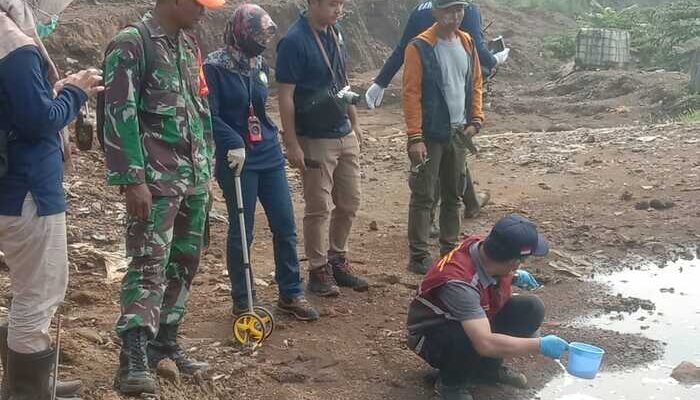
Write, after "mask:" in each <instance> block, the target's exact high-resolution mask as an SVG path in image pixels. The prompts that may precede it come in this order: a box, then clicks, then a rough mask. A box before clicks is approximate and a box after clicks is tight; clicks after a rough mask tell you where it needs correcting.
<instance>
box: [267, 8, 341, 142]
mask: <svg viewBox="0 0 700 400" xmlns="http://www.w3.org/2000/svg"><path fill="white" fill-rule="evenodd" d="M311 29H312V28H311V26H310V25H309V22H308V20H307V19H306V16H305V15H304V14H303V13H302V14H301V15H300V16H299V19H297V20H296V22H294V23H293V24H292V26H290V27H289V30H288V31H287V33H286V34H285V35H284V37H283V38H282V39H281V40H280V42H279V43H278V44H277V65H276V69H275V77H276V79H277V82H279V83H286V84H291V85H296V88H295V95H301V96H300V97H301V98H304V94H310V93H314V92H316V91H318V90H320V89H323V88H326V87H330V85H331V82H332V76H331V72H330V70H329V69H328V65H327V64H326V62H325V60H324V59H323V54H322V53H321V50H320V49H319V48H318V43H317V42H316V39H315V38H314V33H313V31H312V30H311ZM318 34H319V38H320V39H321V43H322V44H323V47H324V49H325V50H326V54H327V55H328V58H329V60H330V61H331V63H332V64H333V67H334V70H335V71H336V78H337V80H338V81H341V83H340V85H341V86H342V81H343V78H342V76H343V75H342V74H343V73H344V71H342V67H341V64H342V65H346V60H347V54H346V52H345V46H344V44H343V38H342V34H341V35H339V41H340V48H341V53H340V54H338V46H337V45H336V43H335V40H334V39H333V36H332V34H331V32H330V31H326V32H322V31H319V32H318ZM341 61H342V62H341ZM338 89H342V87H341V88H338ZM351 131H352V128H351V126H350V119H349V118H348V116H346V117H345V119H344V120H343V121H341V123H340V124H339V125H338V126H337V127H336V128H335V129H333V130H332V131H331V132H305V131H299V132H297V134H298V135H300V136H308V137H320V138H336V137H342V136H345V135H347V134H349V133H350V132H351Z"/></svg>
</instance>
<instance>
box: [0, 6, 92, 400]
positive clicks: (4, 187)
mask: <svg viewBox="0 0 700 400" xmlns="http://www.w3.org/2000/svg"><path fill="white" fill-rule="evenodd" d="M29 4H32V7H30V5H29ZM34 5H35V3H29V2H26V1H24V0H0V37H1V38H2V40H0V252H2V253H4V255H5V264H6V265H7V267H8V268H9V270H10V289H11V291H12V305H11V306H10V313H9V318H8V322H9V324H8V325H5V324H3V325H2V326H0V340H2V341H3V343H0V353H2V357H0V358H1V359H2V361H3V364H4V368H3V369H4V370H5V377H4V382H3V383H2V386H3V392H4V393H3V398H9V399H38V400H48V399H49V398H50V396H51V391H52V389H51V386H50V380H49V376H50V375H51V373H52V372H53V366H54V361H55V360H56V350H55V349H54V348H52V346H51V338H50V336H49V334H48V331H49V326H50V324H51V319H52V318H53V316H54V314H55V312H56V309H57V308H58V306H59V304H60V303H61V302H62V301H63V299H64V297H65V294H66V289H67V286H68V244H67V239H66V213H65V211H66V202H65V198H64V193H63V148H62V144H63V140H62V137H61V134H60V131H61V130H62V129H63V128H65V127H66V125H68V123H69V122H70V121H71V120H73V119H74V118H75V117H76V116H77V115H78V112H79V111H80V108H81V107H82V105H83V104H84V103H85V102H86V101H87V99H88V97H89V96H91V95H93V94H95V93H96V92H98V91H100V90H102V87H101V86H99V84H100V82H101V80H102V78H101V77H100V72H99V71H97V70H86V71H81V72H78V73H77V74H74V75H70V76H68V77H67V78H65V79H63V80H58V76H59V75H58V72H57V70H56V67H55V66H54V64H53V62H51V59H50V58H49V56H48V54H47V53H46V49H45V48H44V46H43V44H42V42H41V40H40V39H39V33H37V27H38V24H37V22H38V20H37V19H35V17H36V14H35V13H36V12H38V11H40V10H38V9H36V8H35V6H34ZM39 26H42V27H43V26H44V25H39ZM41 32H44V33H48V31H47V30H46V29H41ZM63 389H65V387H64V388H61V387H59V386H58V385H57V387H56V391H57V394H58V395H59V397H58V398H63V397H61V395H62V394H64V395H65V394H72V393H65V391H64V390H63ZM73 389H77V387H75V386H73ZM71 392H74V390H71ZM71 398H72V397H71Z"/></svg>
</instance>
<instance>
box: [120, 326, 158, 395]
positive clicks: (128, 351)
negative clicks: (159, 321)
mask: <svg viewBox="0 0 700 400" xmlns="http://www.w3.org/2000/svg"><path fill="white" fill-rule="evenodd" d="M147 344H148V333H147V332H146V330H145V329H144V328H134V329H129V330H128V331H126V332H124V334H123V335H122V350H121V353H120V354H119V371H118V372H117V382H116V386H117V389H118V390H119V391H120V392H121V393H123V394H140V393H148V394H157V392H158V385H157V383H156V380H155V378H154V377H153V375H152V374H151V370H150V369H149V368H148V357H147V355H146V346H147Z"/></svg>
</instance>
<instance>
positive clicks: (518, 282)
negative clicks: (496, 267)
mask: <svg viewBox="0 0 700 400" xmlns="http://www.w3.org/2000/svg"><path fill="white" fill-rule="evenodd" d="M513 285H515V286H517V287H519V288H521V289H527V290H532V289H536V288H537V287H538V286H540V284H539V283H538V282H537V279H535V277H534V276H532V274H530V273H529V272H527V271H525V270H522V269H519V270H517V271H515V274H514V275H513Z"/></svg>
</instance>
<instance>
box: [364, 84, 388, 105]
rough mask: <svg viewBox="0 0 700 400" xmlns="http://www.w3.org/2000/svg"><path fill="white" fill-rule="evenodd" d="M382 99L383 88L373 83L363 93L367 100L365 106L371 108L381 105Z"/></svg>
mask: <svg viewBox="0 0 700 400" xmlns="http://www.w3.org/2000/svg"><path fill="white" fill-rule="evenodd" d="M383 99H384V88H383V87H381V86H379V85H377V84H376V83H373V84H372V86H370V87H369V89H367V92H366V93H365V100H366V101H367V107H369V109H370V110H373V109H374V108H375V107H379V106H381V105H382V100H383Z"/></svg>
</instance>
